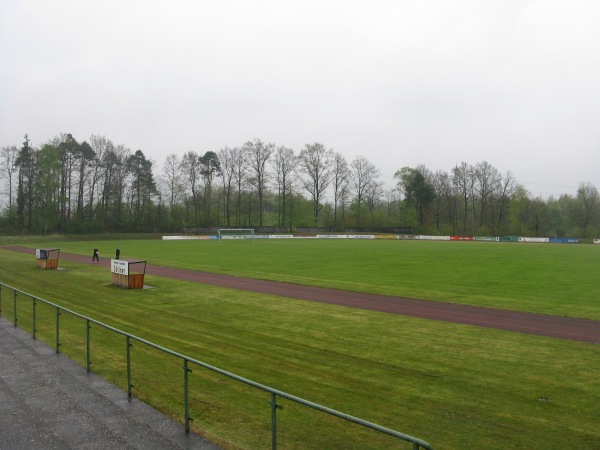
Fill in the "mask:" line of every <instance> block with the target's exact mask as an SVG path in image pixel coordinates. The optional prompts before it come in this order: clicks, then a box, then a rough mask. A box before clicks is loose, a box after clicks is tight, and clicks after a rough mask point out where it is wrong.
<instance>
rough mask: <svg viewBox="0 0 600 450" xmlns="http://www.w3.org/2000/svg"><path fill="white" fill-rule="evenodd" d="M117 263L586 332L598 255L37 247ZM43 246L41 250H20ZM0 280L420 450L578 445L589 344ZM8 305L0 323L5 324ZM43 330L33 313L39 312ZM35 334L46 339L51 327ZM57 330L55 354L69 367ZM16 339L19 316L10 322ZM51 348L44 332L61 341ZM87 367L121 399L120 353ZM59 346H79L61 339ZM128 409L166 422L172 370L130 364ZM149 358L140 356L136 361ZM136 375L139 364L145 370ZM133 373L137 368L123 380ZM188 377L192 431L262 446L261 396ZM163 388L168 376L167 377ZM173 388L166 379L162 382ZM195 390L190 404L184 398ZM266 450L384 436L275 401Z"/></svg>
mask: <svg viewBox="0 0 600 450" xmlns="http://www.w3.org/2000/svg"><path fill="white" fill-rule="evenodd" d="M95 245H97V246H98V247H99V248H100V256H101V258H103V257H104V258H108V257H110V256H112V255H113V254H114V249H115V247H116V246H117V245H118V246H119V247H120V248H121V251H122V257H124V258H141V259H147V260H148V261H149V263H151V264H162V265H172V266H177V267H185V268H190V269H196V270H205V271H214V272H221V273H231V274H237V275H243V276H251V277H257V278H265V279H274V280H281V281H290V282H294V283H302V284H314V285H320V286H327V287H337V288H342V289H351V290H358V291H365V292H376V293H384V294H391V295H398V296H409V297H416V298H425V299H431V300H437V301H453V302H456V303H465V304H478V305H484V306H495V307H501V308H506V309H515V310H526V311H533V312H544V313H550V314H560V315H570V316H576V317H588V318H592V319H596V320H597V319H600V305H599V302H598V297H599V296H598V294H599V289H598V285H597V282H595V276H596V275H595V272H596V268H597V267H598V262H599V261H600V256H599V253H598V252H599V251H600V248H597V247H594V246H592V245H581V246H575V245H574V246H569V245H564V246H563V245H536V244H495V243H455V242H400V241H350V240H343V241H342V240H340V241H337V240H336V241H327V240H301V241H298V240H294V241H291V240H290V241H288V240H282V241H266V240H264V241H261V240H256V241H255V242H250V241H243V242H242V241H225V242H222V243H221V244H219V243H217V242H214V241H114V242H108V241H102V242H64V243H60V244H57V243H52V244H48V245H47V246H49V247H60V248H61V251H64V252H74V253H82V254H89V256H90V261H91V250H92V249H93V247H94V246H95ZM37 246H38V247H44V246H45V245H44V244H38V245H37ZM0 262H1V264H2V267H3V274H2V279H1V280H0V281H2V282H4V283H7V284H10V285H13V286H15V287H18V288H20V289H23V290H25V291H28V292H31V293H33V294H35V295H38V296H40V297H43V298H46V299H48V300H51V301H53V302H56V303H59V304H61V305H63V306H65V307H67V308H71V309H74V310H76V311H78V312H81V313H82V314H87V315H89V316H91V317H94V318H96V319H98V320H101V321H103V322H106V323H108V324H110V325H113V326H116V327H118V328H121V329H123V330H125V331H128V332H131V333H133V334H135V335H138V336H140V337H143V338H145V339H148V340H151V341H154V342H157V343H158V344H160V345H164V346H167V347H170V348H173V349H174V350H177V351H180V352H182V353H185V354H188V355H190V356H192V357H194V358H196V359H200V360H202V361H205V362H208V363H210V364H213V365H216V366H218V367H221V368H223V369H225V370H229V371H231V372H234V373H237V374H239V375H241V376H244V377H247V378H251V379H253V380H255V381H258V382H260V383H263V384H267V385H270V386H272V387H275V388H277V389H281V390H284V391H286V392H289V393H292V394H294V395H298V396H300V397H303V398H305V399H307V400H311V401H315V402H317V403H321V404H323V405H326V406H329V407H332V408H335V409H338V410H340V411H344V412H347V413H350V414H352V415H355V416H358V417H361V418H364V419H366V420H369V421H372V422H375V423H378V424H380V425H383V426H386V427H389V428H393V429H396V430H399V431H402V432H405V433H408V434H412V435H414V436H418V437H421V438H422V439H424V440H426V441H428V442H429V443H431V444H432V445H434V446H435V447H436V448H438V449H440V448H492V449H493V448H498V449H500V448H502V449H506V448H549V449H552V448H564V447H574V448H595V447H598V445H599V443H600V432H599V431H598V426H597V424H598V423H599V422H600V407H599V406H598V405H597V401H596V399H597V395H598V385H597V374H598V371H599V370H600V355H599V352H598V346H597V345H594V344H585V343H578V342H572V341H564V340H559V339H552V338H545V337H536V336H528V335H522V334H518V333H510V332H504V331H499V330H489V329H482V328H477V327H470V326H464V325H455V324H447V323H441V322H435V321H428V320H423V319H415V318H407V317H402V316H394V315H390V314H384V313H376V312H369V311H361V310H355V309H351V308H344V307H339V306H332V305H324V304H316V303H311V302H305V301H298V300H294V299H286V298H281V297H273V296H265V295H258V294H252V293H247V292H239V291H235V290H229V289H224V288H217V287H211V286H203V285H194V284H190V283H185V282H180V281H175V280H169V279H164V278H159V277H152V276H147V280H146V283H147V284H151V285H152V286H154V287H155V288H154V289H150V290H144V291H127V290H121V289H118V288H114V287H112V286H110V285H107V283H109V282H110V274H109V273H106V269H105V268H100V267H98V266H92V265H89V266H88V265H77V264H73V263H69V262H66V261H65V262H61V266H62V267H63V268H64V269H65V270H61V271H42V270H38V269H36V268H35V261H34V260H33V259H32V257H31V255H23V254H16V253H13V252H7V251H2V250H1V247H0ZM10 307H11V305H10V304H8V305H7V304H6V302H4V303H3V306H2V314H3V316H5V317H10V314H11V311H10ZM48 315H49V316H51V312H50V311H48ZM48 322H49V323H48V324H47V325H44V326H42V325H38V328H39V329H40V331H39V332H40V336H41V337H42V338H44V337H45V339H47V340H48V341H49V342H51V341H52V333H53V322H52V320H48ZM71 322H73V323H70V321H69V320H66V319H65V324H64V326H65V327H66V329H67V330H68V331H65V336H64V339H65V343H64V344H63V350H62V351H63V352H64V353H66V354H69V355H70V356H72V357H74V358H75V359H78V360H80V361H81V360H82V359H83V357H84V351H85V349H84V348H83V347H84V342H83V341H81V339H80V337H81V336H82V333H83V325H81V324H77V323H76V321H75V320H72V321H71ZM19 323H20V325H21V326H22V327H23V328H25V329H28V328H27V326H28V325H27V316H26V315H24V316H23V317H21V318H20V322H19ZM61 333H62V331H61ZM95 333H96V334H97V335H98V336H95V338H96V339H97V340H98V341H94V342H95V344H94V349H93V361H94V365H93V370H94V371H95V372H98V373H100V374H101V375H103V376H105V377H106V378H108V379H109V380H111V381H112V382H114V383H115V384H118V385H119V386H122V387H123V386H124V384H125V381H126V380H124V379H123V378H124V376H123V371H124V369H123V365H124V362H123V356H122V355H123V353H124V350H123V349H122V347H123V345H122V343H120V342H118V341H117V340H116V339H114V338H112V337H111V336H108V335H105V333H103V332H101V331H100V330H97V331H96V330H95ZM77 335H78V336H79V337H77ZM134 352H135V353H134V355H135V357H136V358H139V360H138V359H136V361H138V362H137V364H139V366H137V365H136V368H135V370H134V378H135V380H134V384H135V385H136V389H135V391H134V394H135V395H136V396H137V397H139V398H142V399H145V400H147V401H148V402H150V403H151V404H153V405H154V406H155V407H157V408H159V409H161V410H163V411H165V412H167V413H169V414H171V415H173V416H174V417H177V418H179V419H181V415H182V412H181V409H182V406H181V401H180V396H179V392H177V391H178V389H177V388H176V389H173V386H178V385H179V378H180V377H181V374H180V372H181V369H180V368H178V367H173V370H172V371H171V372H173V373H172V375H165V374H164V372H165V371H164V370H163V369H164V368H165V367H169V366H172V365H173V363H172V362H171V361H168V360H163V359H162V358H161V357H159V356H157V355H146V353H149V352H147V351H146V350H144V349H142V348H138V346H136V348H135V349H134ZM151 356H152V358H151ZM153 360H154V362H152V363H151V362H150V361H153ZM142 363H143V364H145V365H147V366H149V367H150V368H149V369H144V370H143V371H142V370H141V367H140V366H141V365H142ZM196 372H198V371H195V373H194V379H193V381H192V383H193V384H194V385H195V389H194V392H195V394H194V399H193V400H192V416H194V417H195V422H194V426H195V427H197V429H202V430H203V432H204V433H205V434H206V435H207V436H208V437H209V438H211V439H213V440H214V441H215V442H217V443H219V444H221V445H223V446H224V447H227V448H263V447H268V446H269V438H270V435H269V431H268V420H269V416H268V414H269V411H268V398H264V394H260V393H257V392H253V391H252V390H249V389H248V388H245V387H242V386H239V385H236V384H235V383H232V382H230V381H227V380H224V379H222V377H218V376H214V375H210V374H202V373H196ZM170 377H172V378H174V379H171V378H170ZM176 380H177V381H176ZM198 390H199V391H200V392H199V393H198V392H197V391H198ZM278 417H279V418H280V419H281V424H279V426H278V429H279V431H281V435H280V441H279V444H280V445H281V446H282V447H283V448H336V447H344V448H389V447H390V446H391V445H394V442H393V441H390V440H389V438H379V437H378V436H376V435H373V433H371V432H365V431H363V430H360V429H357V428H356V427H355V426H348V425H346V424H342V423H340V422H338V421H331V420H329V419H326V418H323V416H322V415H320V414H319V413H316V412H313V411H306V410H302V409H301V408H299V407H297V406H295V405H293V404H284V409H283V411H281V412H280V413H279V415H278ZM403 448H405V447H403Z"/></svg>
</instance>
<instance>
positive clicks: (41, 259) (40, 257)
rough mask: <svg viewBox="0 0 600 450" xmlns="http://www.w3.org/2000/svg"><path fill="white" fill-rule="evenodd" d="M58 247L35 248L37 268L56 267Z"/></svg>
mask: <svg viewBox="0 0 600 450" xmlns="http://www.w3.org/2000/svg"><path fill="white" fill-rule="evenodd" d="M59 256H60V248H36V249H35V257H36V259H37V266H38V268H39V269H57V268H58V258H59Z"/></svg>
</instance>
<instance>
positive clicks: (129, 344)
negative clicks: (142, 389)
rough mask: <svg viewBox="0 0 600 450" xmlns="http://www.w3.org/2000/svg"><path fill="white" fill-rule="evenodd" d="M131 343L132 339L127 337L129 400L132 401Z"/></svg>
mask: <svg viewBox="0 0 600 450" xmlns="http://www.w3.org/2000/svg"><path fill="white" fill-rule="evenodd" d="M131 347H132V345H131V343H130V337H129V336H127V399H128V400H131V388H132V387H133V384H131Z"/></svg>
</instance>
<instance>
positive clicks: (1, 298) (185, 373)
mask: <svg viewBox="0 0 600 450" xmlns="http://www.w3.org/2000/svg"><path fill="white" fill-rule="evenodd" d="M7 291H12V322H13V325H14V326H15V327H17V326H18V321H19V311H18V305H19V302H24V301H30V302H31V303H30V306H31V315H30V316H29V317H28V318H29V319H30V321H31V334H32V337H33V339H37V332H38V323H37V321H38V314H37V306H38V304H39V303H41V304H44V305H47V306H49V307H50V308H53V309H54V316H55V321H56V323H55V342H54V346H55V351H56V353H57V354H58V353H60V347H61V345H62V343H61V337H60V336H61V335H60V323H61V320H60V318H61V315H62V314H69V315H70V316H73V317H75V318H76V319H80V320H82V321H84V322H85V338H84V339H85V349H86V351H85V352H86V357H85V359H86V370H87V372H88V373H89V372H91V340H92V334H91V333H90V330H91V329H92V325H96V326H98V327H101V328H103V329H105V330H108V331H109V332H111V333H114V334H117V335H120V336H121V337H122V338H123V339H124V340H125V345H124V349H125V350H124V352H125V359H126V367H127V369H126V371H127V398H128V400H131V398H132V397H133V394H132V388H133V384H132V371H131V365H132V354H131V347H132V346H133V342H138V343H140V344H144V345H146V346H148V347H151V348H153V349H155V350H158V351H159V352H162V353H164V354H166V355H169V356H171V357H173V358H176V359H178V360H180V361H181V364H182V365H181V368H182V375H181V383H182V386H183V399H182V403H183V420H184V424H185V432H186V433H189V431H190V422H191V421H193V418H192V417H191V416H190V398H189V397H190V386H189V374H190V373H191V372H192V370H191V367H192V366H198V367H202V368H204V369H207V370H209V371H212V372H215V373H218V374H220V375H223V376H225V377H227V378H229V379H232V380H235V381H238V382H240V383H243V384H245V385H247V386H251V387H253V388H256V389H258V390H260V391H263V392H265V393H267V394H269V395H270V401H269V406H270V410H271V411H270V413H271V421H270V422H271V423H270V428H271V448H272V449H276V448H277V410H278V409H282V406H281V405H279V404H278V403H277V400H278V398H283V399H286V400H289V401H291V402H294V403H297V404H299V405H302V406H305V407H307V408H312V409H314V410H317V411H320V412H322V413H325V414H328V415H330V416H333V417H336V418H338V419H343V420H345V421H348V422H351V423H354V424H356V425H360V426H362V427H365V428H368V429H370V430H373V431H375V432H378V433H382V434H385V435H388V436H391V437H393V438H397V439H400V440H403V441H406V442H409V443H411V444H412V448H413V450H419V449H426V450H434V449H433V447H432V446H431V445H429V444H428V443H427V442H425V441H423V440H421V439H419V438H416V437H413V436H410V435H408V434H404V433H400V432H398V431H395V430H392V429H389V428H386V427H383V426H380V425H377V424H375V423H372V422H368V421H366V420H363V419H360V418H358V417H354V416H352V415H349V414H346V413H343V412H340V411H336V410H334V409H331V408H328V407H326V406H323V405H320V404H317V403H314V402H311V401H308V400H305V399H302V398H300V397H296V396H294V395H291V394H288V393H286V392H283V391H280V390H277V389H274V388H272V387H269V386H266V385H263V384H260V383H257V382H255V381H252V380H249V379H247V378H244V377H241V376H239V375H236V374H234V373H231V372H228V371H225V370H223V369H220V368H218V367H215V366H212V365H210V364H207V363H205V362H202V361H199V360H197V359H194V358H191V357H189V356H186V355H184V354H181V353H178V352H175V351H173V350H170V349H168V348H165V347H162V346H160V345H158V344H155V343H153V342H150V341H148V340H146V339H143V338H141V337H138V336H135V335H133V334H130V333H127V332H125V331H123V330H119V329H118V328H115V327H112V326H110V325H107V324H105V323H102V322H100V321H98V320H95V319H92V318H90V317H87V316H85V315H82V314H79V313H77V312H75V311H72V310H69V309H67V308H63V307H62V306H59V305H57V304H55V303H52V302H49V301H47V300H44V299H42V298H40V297H37V296H35V295H32V294H29V293H27V292H24V291H21V290H19V289H17V288H14V287H12V286H9V285H7V284H4V283H2V282H0V317H2V311H3V309H2V307H3V303H4V304H5V303H6V302H7V300H6V293H7ZM9 296H10V292H9ZM8 301H10V300H8ZM7 319H8V318H7ZM82 339H83V338H82Z"/></svg>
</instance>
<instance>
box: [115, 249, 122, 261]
mask: <svg viewBox="0 0 600 450" xmlns="http://www.w3.org/2000/svg"><path fill="white" fill-rule="evenodd" d="M120 257H121V250H119V247H117V252H116V253H115V259H119V258H120Z"/></svg>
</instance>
